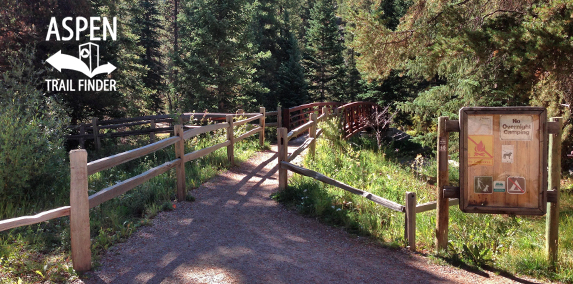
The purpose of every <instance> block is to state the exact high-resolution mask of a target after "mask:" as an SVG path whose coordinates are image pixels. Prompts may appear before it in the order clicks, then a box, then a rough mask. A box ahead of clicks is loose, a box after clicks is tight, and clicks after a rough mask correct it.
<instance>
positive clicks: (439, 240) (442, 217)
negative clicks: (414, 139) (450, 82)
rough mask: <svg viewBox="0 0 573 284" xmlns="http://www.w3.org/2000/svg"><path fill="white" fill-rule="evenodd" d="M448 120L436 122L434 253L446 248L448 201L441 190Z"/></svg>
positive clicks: (445, 175)
mask: <svg viewBox="0 0 573 284" xmlns="http://www.w3.org/2000/svg"><path fill="white" fill-rule="evenodd" d="M447 120H448V118H447V117H445V116H441V117H440V118H439V120H438V141H437V144H438V146H437V148H438V149H437V150H438V154H437V155H436V156H437V157H436V160H437V164H438V179H437V182H436V197H437V204H436V252H438V253H439V252H440V251H441V250H446V249H447V247H448V222H449V215H450V213H449V210H450V208H449V201H448V199H447V198H445V197H444V194H443V188H444V186H445V185H448V183H449V180H448V138H449V137H448V132H446V123H447Z"/></svg>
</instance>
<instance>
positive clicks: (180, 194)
mask: <svg viewBox="0 0 573 284" xmlns="http://www.w3.org/2000/svg"><path fill="white" fill-rule="evenodd" d="M173 129H174V134H175V136H179V141H178V142H177V143H175V157H176V158H178V159H181V161H179V164H177V167H176V168H175V170H176V174H177V200H178V201H184V200H185V194H186V192H185V139H183V124H176V125H174V127H173Z"/></svg>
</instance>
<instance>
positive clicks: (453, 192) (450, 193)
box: [442, 185, 460, 198]
mask: <svg viewBox="0 0 573 284" xmlns="http://www.w3.org/2000/svg"><path fill="white" fill-rule="evenodd" d="M442 193H443V195H444V198H460V187H459V186H449V185H446V186H444V189H443V192H442Z"/></svg>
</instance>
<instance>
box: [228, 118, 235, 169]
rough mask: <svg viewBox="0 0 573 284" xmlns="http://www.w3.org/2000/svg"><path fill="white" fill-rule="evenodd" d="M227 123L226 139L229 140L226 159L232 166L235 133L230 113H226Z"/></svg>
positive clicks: (233, 161) (233, 162)
mask: <svg viewBox="0 0 573 284" xmlns="http://www.w3.org/2000/svg"><path fill="white" fill-rule="evenodd" d="M227 123H228V124H229V128H227V140H229V142H230V144H229V146H227V159H228V160H229V163H230V164H231V166H233V165H234V164H235V134H234V130H233V116H232V115H227Z"/></svg>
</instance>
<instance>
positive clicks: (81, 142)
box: [80, 124, 86, 149]
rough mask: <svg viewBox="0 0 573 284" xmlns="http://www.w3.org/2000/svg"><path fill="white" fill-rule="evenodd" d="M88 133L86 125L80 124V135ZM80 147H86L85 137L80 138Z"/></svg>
mask: <svg viewBox="0 0 573 284" xmlns="http://www.w3.org/2000/svg"><path fill="white" fill-rule="evenodd" d="M84 134H86V127H85V126H84V125H83V124H82V125H80V135H84ZM80 148H82V149H85V148H86V147H85V138H83V137H82V138H80Z"/></svg>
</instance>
